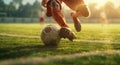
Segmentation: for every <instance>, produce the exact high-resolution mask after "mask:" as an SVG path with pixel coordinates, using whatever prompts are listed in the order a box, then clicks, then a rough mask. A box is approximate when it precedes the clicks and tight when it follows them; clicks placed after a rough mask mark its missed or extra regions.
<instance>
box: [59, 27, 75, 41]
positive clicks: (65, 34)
mask: <svg viewBox="0 0 120 65" xmlns="http://www.w3.org/2000/svg"><path fill="white" fill-rule="evenodd" d="M59 35H60V37H61V38H68V39H69V40H70V41H73V40H74V39H76V35H75V33H74V32H72V31H71V29H70V28H67V27H62V28H61V29H60V32H59Z"/></svg>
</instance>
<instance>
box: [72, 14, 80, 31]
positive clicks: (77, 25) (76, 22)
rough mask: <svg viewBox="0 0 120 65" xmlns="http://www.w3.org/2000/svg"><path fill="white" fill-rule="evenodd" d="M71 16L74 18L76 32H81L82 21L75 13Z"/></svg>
mask: <svg viewBox="0 0 120 65" xmlns="http://www.w3.org/2000/svg"><path fill="white" fill-rule="evenodd" d="M71 16H72V17H73V21H74V27H75V29H76V31H77V32H80V31H81V24H80V20H79V19H78V17H76V16H74V13H71Z"/></svg>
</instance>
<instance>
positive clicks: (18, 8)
mask: <svg viewBox="0 0 120 65" xmlns="http://www.w3.org/2000/svg"><path fill="white" fill-rule="evenodd" d="M41 1H42V0H0V23H38V22H39V18H40V17H41V16H43V15H44V14H43V13H45V12H46V9H45V8H43V7H42V6H41ZM85 2H86V6H88V7H89V9H90V11H91V16H89V17H88V18H83V17H81V18H80V20H81V21H82V23H106V22H107V23H120V0H85ZM41 12H43V13H41ZM62 12H63V13H64V15H65V17H66V20H67V22H72V19H71V16H70V13H71V12H72V11H71V10H70V9H69V8H68V7H67V6H66V5H65V4H64V3H63V5H62ZM46 22H54V20H53V19H52V18H50V17H49V18H47V17H46Z"/></svg>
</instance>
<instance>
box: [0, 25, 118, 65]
mask: <svg viewBox="0 0 120 65" xmlns="http://www.w3.org/2000/svg"><path fill="white" fill-rule="evenodd" d="M45 25H47V24H0V65H4V64H5V65H20V64H24V65H120V51H119V50H120V24H108V25H101V24H82V31H81V32H76V31H75V29H74V27H73V24H69V26H70V27H71V28H72V30H73V31H74V32H75V33H76V36H77V39H76V40H75V41H74V42H71V41H69V40H67V39H62V40H61V42H60V44H59V45H58V46H57V47H53V46H44V44H43V43H42V42H41V40H40V30H41V29H42V28H43V27H44V26H45ZM55 25H56V24H55Z"/></svg>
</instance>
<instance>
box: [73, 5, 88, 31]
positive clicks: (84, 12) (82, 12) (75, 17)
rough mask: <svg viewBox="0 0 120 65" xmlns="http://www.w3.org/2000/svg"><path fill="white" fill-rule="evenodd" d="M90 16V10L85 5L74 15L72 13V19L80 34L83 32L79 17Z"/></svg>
mask: <svg viewBox="0 0 120 65" xmlns="http://www.w3.org/2000/svg"><path fill="white" fill-rule="evenodd" d="M88 16H89V9H88V8H87V6H86V5H84V4H81V5H80V6H79V7H78V8H77V10H76V11H75V12H74V13H72V17H73V20H74V26H75V29H76V30H77V31H78V32H79V31H80V30H81V24H80V20H79V19H78V17H88Z"/></svg>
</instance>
